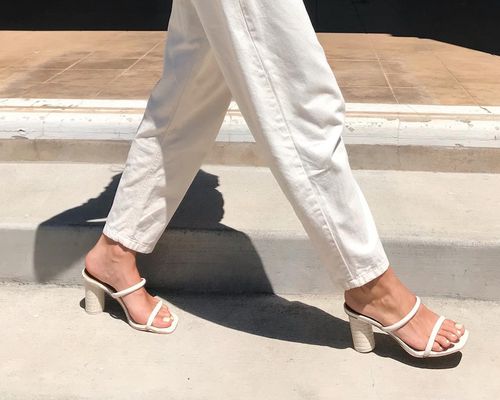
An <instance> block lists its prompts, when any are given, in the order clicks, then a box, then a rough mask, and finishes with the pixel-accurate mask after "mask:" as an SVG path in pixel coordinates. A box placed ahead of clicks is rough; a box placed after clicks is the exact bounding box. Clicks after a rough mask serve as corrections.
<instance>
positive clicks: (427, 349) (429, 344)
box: [424, 316, 446, 357]
mask: <svg viewBox="0 0 500 400" xmlns="http://www.w3.org/2000/svg"><path fill="white" fill-rule="evenodd" d="M445 319H446V318H445V317H443V316H440V317H439V318H438V320H437V321H436V323H435V324H434V328H432V332H431V335H430V336H429V340H428V341H427V346H425V350H424V357H427V356H428V355H429V354H431V350H432V346H433V345H434V341H435V340H436V336H437V334H438V332H439V329H440V328H441V325H443V322H444V321H445Z"/></svg>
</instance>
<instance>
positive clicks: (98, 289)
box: [82, 269, 179, 333]
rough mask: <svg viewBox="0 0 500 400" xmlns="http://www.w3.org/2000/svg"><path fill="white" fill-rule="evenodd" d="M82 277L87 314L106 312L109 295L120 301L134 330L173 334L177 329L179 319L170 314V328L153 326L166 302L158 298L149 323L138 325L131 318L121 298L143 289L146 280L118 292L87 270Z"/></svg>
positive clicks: (142, 279)
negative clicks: (106, 300)
mask: <svg viewBox="0 0 500 400" xmlns="http://www.w3.org/2000/svg"><path fill="white" fill-rule="evenodd" d="M82 275H83V279H84V283H85V311H87V313H89V314H98V313H101V312H102V311H103V310H104V304H105V295H106V294H107V295H109V296H110V297H112V298H113V299H115V300H116V301H118V303H119V304H120V306H121V307H122V308H123V311H124V312H125V316H126V317H127V322H128V323H129V325H130V326H131V327H132V328H135V329H137V330H139V331H145V332H154V333H172V332H173V331H174V330H175V328H176V327H177V323H178V322H179V318H178V317H177V315H175V314H173V313H170V314H171V316H172V324H171V325H170V326H169V327H168V328H158V327H156V326H153V321H154V319H155V317H156V316H157V315H158V313H159V312H160V309H161V307H162V305H163V302H164V301H163V300H162V299H160V298H159V297H158V296H156V297H155V298H156V299H158V303H156V306H155V307H154V308H153V311H151V314H150V315H149V318H148V321H147V322H146V324H145V325H142V324H138V323H136V322H135V321H134V320H133V319H132V318H131V317H130V314H129V313H128V310H127V307H126V306H125V303H124V302H123V300H122V299H121V298H122V297H123V296H126V295H127V294H130V293H132V292H135V291H136V290H138V289H140V288H142V287H143V286H144V285H145V284H146V279H144V278H141V280H140V282H138V283H136V284H135V285H132V286H130V287H129V288H127V289H124V290H121V291H119V292H117V291H116V290H114V289H113V288H112V287H111V286H109V285H107V284H105V283H104V282H101V281H99V280H98V279H96V278H94V277H93V276H91V275H90V274H89V273H88V272H87V271H86V270H85V269H83V271H82Z"/></svg>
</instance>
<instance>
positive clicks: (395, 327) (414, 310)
mask: <svg viewBox="0 0 500 400" xmlns="http://www.w3.org/2000/svg"><path fill="white" fill-rule="evenodd" d="M416 298H417V301H416V302H415V305H414V306H413V308H412V309H411V310H410V312H409V313H408V314H406V316H405V317H404V318H403V319H401V320H400V321H398V322H396V323H395V324H392V325H389V326H384V328H383V330H384V331H386V332H393V331H397V330H398V329H400V328H402V327H403V326H405V325H406V324H407V323H408V321H409V320H410V319H412V318H413V317H414V316H415V314H416V313H417V311H418V308H419V307H420V303H421V301H420V297H418V296H416ZM433 342H434V340H433Z"/></svg>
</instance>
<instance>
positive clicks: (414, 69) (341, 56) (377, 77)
mask: <svg viewBox="0 0 500 400" xmlns="http://www.w3.org/2000/svg"><path fill="white" fill-rule="evenodd" d="M318 37H319V39H320V41H321V43H322V45H323V47H324V48H325V52H326V55H327V58H328V61H329V63H330V65H331V66H332V68H333V70H334V73H335V75H336V76H337V79H338V82H339V84H340V86H341V89H342V91H343V93H344V96H345V98H346V100H347V101H348V102H354V103H404V104H435V105H479V106H485V105H490V106H494V105H500V57H499V56H496V55H491V54H487V53H483V52H480V51H477V50H471V49H468V48H463V47H459V46H454V45H451V44H448V43H444V42H439V41H436V40H431V39H420V38H414V37H394V36H391V35H388V34H360V33H356V34H353V33H350V34H342V33H318ZM165 38H166V32H161V31H154V32H131V31H57V32H56V31H0V43H2V45H1V53H0V97H3V98H6V97H10V98H13V97H23V98H102V99H146V98H147V97H148V95H149V93H150V91H151V89H152V87H153V85H154V84H155V83H156V81H157V80H158V79H159V78H160V75H161V69H162V62H163V48H164V41H165Z"/></svg>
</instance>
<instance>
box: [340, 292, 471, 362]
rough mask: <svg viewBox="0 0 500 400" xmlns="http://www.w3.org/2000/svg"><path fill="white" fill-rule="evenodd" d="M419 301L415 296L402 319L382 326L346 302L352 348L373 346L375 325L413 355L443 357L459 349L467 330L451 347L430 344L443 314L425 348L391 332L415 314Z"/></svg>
mask: <svg viewBox="0 0 500 400" xmlns="http://www.w3.org/2000/svg"><path fill="white" fill-rule="evenodd" d="M420 303H421V301H420V298H419V297H418V296H417V301H416V302H415V305H414V306H413V308H412V309H411V311H410V312H409V313H408V314H407V315H406V316H405V317H404V318H403V319H402V320H400V321H398V322H396V323H395V324H392V325H389V326H383V325H382V324H380V323H379V322H377V321H375V320H374V319H372V318H370V317H367V316H366V315H363V314H359V313H357V312H356V311H354V310H352V309H351V308H349V306H348V305H347V304H344V311H345V312H346V314H347V315H348V317H349V326H350V328H351V335H352V342H353V345H354V349H355V350H356V351H359V352H361V353H368V352H370V351H372V350H373V349H374V348H375V335H374V334H373V327H374V326H375V327H377V328H378V329H380V330H381V331H383V332H385V333H387V334H388V335H390V336H391V337H392V338H393V339H394V340H396V342H397V343H398V344H399V345H400V346H401V347H402V348H403V350H405V351H406V352H407V353H408V354H410V355H412V356H413V357H417V358H427V357H444V356H448V355H450V354H453V353H456V352H458V351H460V350H461V349H462V348H463V347H464V346H465V343H466V342H467V339H468V337H469V331H467V330H465V332H464V334H463V335H462V336H461V337H460V339H459V341H458V342H457V343H453V346H452V347H450V348H448V349H446V350H443V351H433V350H432V346H433V345H434V341H435V340H436V336H437V334H438V332H439V329H440V328H441V325H442V324H443V322H444V321H445V319H446V318H445V317H443V316H441V317H439V318H438V320H437V321H436V323H435V324H434V328H433V329H432V332H431V334H430V336H429V339H428V340H427V346H426V347H425V350H415V349H414V348H412V347H411V346H409V345H407V344H406V343H405V342H403V341H402V340H401V339H400V338H399V337H397V336H396V335H395V334H394V333H393V332H395V331H397V330H398V329H400V328H402V327H403V326H405V325H406V324H407V323H408V321H410V320H411V319H412V318H413V317H414V316H415V314H416V313H417V311H418V309H419V307H420Z"/></svg>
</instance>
